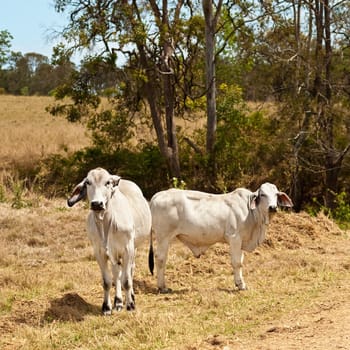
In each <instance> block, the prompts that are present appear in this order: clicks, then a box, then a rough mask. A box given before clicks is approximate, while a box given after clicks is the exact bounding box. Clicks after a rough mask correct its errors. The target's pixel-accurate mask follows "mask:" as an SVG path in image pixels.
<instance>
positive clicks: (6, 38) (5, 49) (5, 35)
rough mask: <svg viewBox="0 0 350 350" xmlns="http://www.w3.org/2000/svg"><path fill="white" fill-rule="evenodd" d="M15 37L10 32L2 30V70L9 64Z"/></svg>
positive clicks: (0, 55) (0, 60) (0, 40)
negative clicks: (8, 60)
mask: <svg viewBox="0 0 350 350" xmlns="http://www.w3.org/2000/svg"><path fill="white" fill-rule="evenodd" d="M12 39H13V36H12V35H11V34H10V32H9V31H8V30H0V68H1V67H2V65H3V64H4V63H6V62H7V59H8V56H9V54H10V48H11V40H12Z"/></svg>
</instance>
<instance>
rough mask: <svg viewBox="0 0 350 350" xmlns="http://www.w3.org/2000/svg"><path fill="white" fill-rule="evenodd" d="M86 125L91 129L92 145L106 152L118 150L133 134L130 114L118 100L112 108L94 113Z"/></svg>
mask: <svg viewBox="0 0 350 350" xmlns="http://www.w3.org/2000/svg"><path fill="white" fill-rule="evenodd" d="M87 127H88V128H89V129H90V130H91V131H92V140H93V143H94V145H95V146H96V147H97V148H100V149H101V150H102V151H104V152H108V153H113V152H116V151H118V150H119V149H121V148H122V147H123V145H126V144H127V142H128V141H129V140H130V139H131V138H132V137H133V136H134V133H133V131H132V127H133V121H132V116H131V115H130V112H129V111H128V110H127V109H126V108H125V107H124V106H123V105H122V103H119V102H118V101H117V102H116V103H115V105H114V106H113V109H109V110H104V111H102V112H100V113H96V114H94V115H93V116H92V117H91V118H90V119H89V121H88V123H87Z"/></svg>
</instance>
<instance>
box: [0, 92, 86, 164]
mask: <svg viewBox="0 0 350 350" xmlns="http://www.w3.org/2000/svg"><path fill="white" fill-rule="evenodd" d="M52 103H54V99H53V98H51V97H42V96H40V97H39V96H10V95H0V130H1V147H0V170H4V169H5V170H6V169H13V166H16V165H21V166H25V165H26V164H27V163H28V162H31V163H34V162H37V161H39V160H40V159H42V158H43V157H45V156H47V155H49V154H52V153H63V152H73V151H75V150H77V149H79V148H81V147H82V146H86V145H88V144H89V139H88V137H87V136H86V133H85V129H84V127H83V126H82V125H80V124H72V123H69V122H68V121H66V120H65V119H64V118H63V117H56V118H54V117H52V116H51V115H50V114H49V113H48V112H46V110H45V107H47V106H48V105H50V104H52Z"/></svg>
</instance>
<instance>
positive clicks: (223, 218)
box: [150, 183, 293, 292]
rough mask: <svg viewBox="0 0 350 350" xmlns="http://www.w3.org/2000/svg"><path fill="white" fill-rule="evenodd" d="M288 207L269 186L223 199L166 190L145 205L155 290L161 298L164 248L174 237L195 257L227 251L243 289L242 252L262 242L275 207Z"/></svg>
mask: <svg viewBox="0 0 350 350" xmlns="http://www.w3.org/2000/svg"><path fill="white" fill-rule="evenodd" d="M278 205H279V206H283V207H292V206H293V203H292V201H291V199H290V198H289V197H288V195H287V194H286V193H284V192H280V191H279V190H278V189H277V187H276V186H275V185H273V184H270V183H264V184H263V185H261V187H260V188H259V189H258V190H257V191H256V192H251V191H249V190H247V189H244V188H238V189H236V190H235V191H233V192H231V193H227V194H210V193H204V192H199V191H189V190H179V189H169V190H165V191H161V192H158V193H156V194H155V195H154V196H153V197H152V199H151V203H150V206H151V213H152V227H153V232H154V235H155V240H156V245H157V247H156V267H157V284H158V288H159V291H160V292H167V291H168V289H167V288H166V285H165V279H164V272H165V265H166V260H167V256H168V249H169V243H170V242H171V241H172V239H174V238H175V237H177V238H178V239H179V240H180V241H181V242H182V243H184V244H185V245H186V246H187V247H188V248H190V249H191V251H192V253H193V254H194V256H196V257H199V256H200V255H201V254H203V253H204V252H205V251H206V250H207V249H208V248H209V247H210V246H211V245H213V244H215V243H217V242H225V243H228V244H229V245H230V255H231V263H232V267H233V272H234V280H235V284H236V286H237V287H238V289H240V290H244V289H246V284H245V282H244V280H243V276H242V264H243V250H245V251H248V252H251V251H253V250H254V249H255V248H256V247H257V246H258V245H259V244H261V243H262V241H263V240H264V238H265V232H266V229H267V226H268V224H269V221H270V214H271V213H273V212H276V210H277V206H278Z"/></svg>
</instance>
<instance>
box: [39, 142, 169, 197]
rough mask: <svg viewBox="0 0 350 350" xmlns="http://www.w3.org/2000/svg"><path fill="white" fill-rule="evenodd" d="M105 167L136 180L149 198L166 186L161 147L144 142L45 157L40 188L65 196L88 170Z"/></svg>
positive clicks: (165, 169) (49, 193) (41, 167)
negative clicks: (111, 149)
mask: <svg viewBox="0 0 350 350" xmlns="http://www.w3.org/2000/svg"><path fill="white" fill-rule="evenodd" d="M96 167H103V168H105V169H107V170H108V171H110V172H111V173H113V174H118V175H119V176H122V177H123V178H126V179H131V180H132V181H135V182H136V183H137V184H138V185H139V186H140V187H141V188H142V190H143V193H144V195H145V196H146V197H151V196H152V195H153V194H154V193H155V192H157V191H158V190H159V189H161V188H167V187H168V183H167V168H166V164H165V162H164V160H163V158H162V157H161V155H160V152H159V149H158V148H157V147H156V146H153V145H150V144H145V145H143V146H142V148H140V150H131V149H127V148H121V149H118V151H115V152H107V150H102V149H101V148H99V147H89V148H85V149H83V150H81V151H78V152H76V153H74V154H72V155H70V156H60V155H52V156H50V157H48V158H47V159H45V160H43V161H42V163H41V166H40V170H39V172H38V174H37V176H36V181H37V183H38V185H37V186H38V187H40V188H41V189H42V191H43V192H45V193H46V195H48V196H52V195H61V196H66V195H67V194H68V193H69V192H70V191H71V190H72V186H74V185H75V184H77V183H78V182H80V181H81V180H82V179H83V178H84V177H85V176H86V174H87V173H88V171H89V170H91V169H93V168H96Z"/></svg>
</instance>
